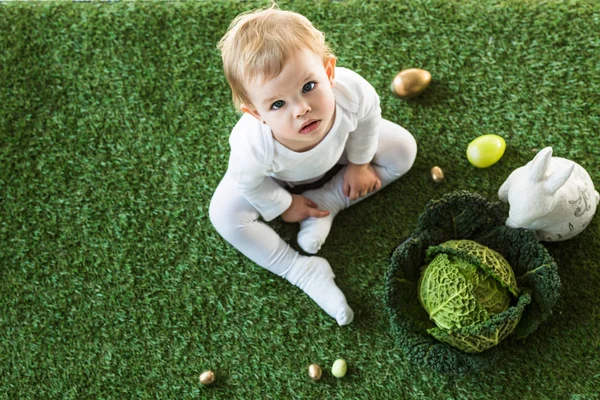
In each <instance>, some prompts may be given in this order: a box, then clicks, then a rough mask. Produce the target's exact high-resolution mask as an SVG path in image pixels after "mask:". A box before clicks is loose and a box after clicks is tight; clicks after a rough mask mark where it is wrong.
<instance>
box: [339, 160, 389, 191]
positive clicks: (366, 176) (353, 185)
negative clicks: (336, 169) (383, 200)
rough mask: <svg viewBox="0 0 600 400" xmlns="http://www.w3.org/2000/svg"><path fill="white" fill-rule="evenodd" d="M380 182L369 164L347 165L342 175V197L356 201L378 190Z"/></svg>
mask: <svg viewBox="0 0 600 400" xmlns="http://www.w3.org/2000/svg"><path fill="white" fill-rule="evenodd" d="M380 188H381V181H380V180H379V177H378V176H377V173H376V172H375V170H374V169H373V167H372V166H371V164H370V163H369V164H362V165H357V164H352V163H350V164H348V167H347V168H346V172H345V173H344V195H345V196H346V197H349V198H350V200H356V199H358V198H359V197H364V196H366V195H367V194H369V193H371V192H374V191H376V190H379V189H380Z"/></svg>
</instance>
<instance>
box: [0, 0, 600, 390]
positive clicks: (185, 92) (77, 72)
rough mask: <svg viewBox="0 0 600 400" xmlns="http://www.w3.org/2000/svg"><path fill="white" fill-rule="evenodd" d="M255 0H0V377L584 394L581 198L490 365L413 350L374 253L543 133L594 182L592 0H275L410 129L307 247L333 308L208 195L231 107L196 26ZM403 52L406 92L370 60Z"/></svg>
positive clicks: (509, 165) (586, 272)
mask: <svg viewBox="0 0 600 400" xmlns="http://www.w3.org/2000/svg"><path fill="white" fill-rule="evenodd" d="M256 4H262V5H265V4H268V3H267V2H262V3H246V2H240V3H231V2H219V1H207V2H191V3H160V4H158V3H147V2H144V3H114V4H89V3H56V2H54V3H45V4H42V3H33V4H31V3H30V4H22V3H5V4H0V48H1V49H2V50H1V51H0V382H1V384H0V398H4V399H17V398H18V399H38V398H40V399H48V398H69V399H82V398H114V399H123V398H136V399H137V398H140V399H141V398H161V399H167V398H168V399H186V398H207V399H233V398H239V399H255V398H276V399H284V398H311V399H313V398H314V399H316V398H328V399H329V398H340V399H350V398H357V399H388V398H401V399H410V398H415V399H488V398H497V399H572V400H576V399H598V398H600V395H599V391H598V388H599V387H600V336H599V334H598V332H599V331H600V302H599V301H598V294H599V293H600V292H599V289H598V288H599V287H600V266H599V260H600V219H599V218H598V216H597V217H596V218H595V219H594V221H593V222H592V224H591V225H590V226H589V227H588V228H587V230H586V231H585V232H583V233H582V234H581V235H580V236H578V237H576V238H574V239H572V240H570V241H568V242H564V243H559V244H552V245H548V246H547V248H548V249H549V251H550V252H551V254H552V255H553V256H554V257H555V259H556V261H557V262H558V264H559V268H560V275H561V279H562V281H563V290H562V295H561V299H560V300H559V303H558V305H557V306H556V308H555V313H554V315H553V316H552V317H551V319H550V320H548V321H547V322H546V323H545V324H543V325H542V326H541V327H540V328H539V329H538V330H537V331H536V332H535V333H534V334H532V335H531V336H530V337H528V338H527V340H526V341H524V342H522V343H520V342H509V343H507V344H505V348H504V349H503V354H504V355H505V356H504V358H503V359H502V360H500V361H499V363H498V364H497V366H496V368H495V369H493V370H491V371H487V372H485V373H476V374H471V375H466V376H462V377H448V376H440V375H436V374H434V373H432V372H431V371H427V370H422V369H419V368H418V367H416V366H415V365H413V364H411V363H410V362H408V361H407V359H406V358H405V357H404V355H403V354H402V353H401V352H399V350H398V349H396V348H395V344H394V339H393V337H392V335H391V333H390V324H389V318H388V315H387V314H386V311H385V309H384V306H383V301H384V292H383V289H384V275H385V271H386V268H387V266H388V256H389V254H390V252H391V251H392V249H393V248H394V247H395V246H396V245H398V244H399V243H400V242H401V241H402V240H403V239H404V238H405V237H406V236H407V235H409V234H410V232H411V231H412V229H413V228H414V227H415V226H416V221H417V217H418V215H419V214H420V213H421V211H422V210H423V209H424V207H425V205H426V204H427V202H428V201H429V200H430V199H436V198H439V197H441V196H442V195H443V194H445V193H448V192H452V191H454V190H459V189H466V190H470V191H474V192H477V193H479V194H481V195H483V196H485V197H486V198H488V199H490V200H495V199H496V192H497V189H498V187H499V186H500V184H501V183H502V182H503V181H504V179H505V178H506V176H507V175H508V174H509V173H510V171H512V170H513V169H514V168H516V167H518V166H520V165H522V164H524V163H526V162H527V161H528V160H530V159H531V158H532V157H533V155H534V154H535V151H536V149H540V148H542V147H545V146H553V148H554V152H555V155H558V156H562V157H566V158H571V159H573V160H576V161H577V162H579V163H580V164H582V165H583V166H584V167H586V168H587V170H588V171H589V172H590V174H591V175H592V179H593V180H594V181H595V182H596V187H597V188H598V186H600V136H599V135H600V3H598V2H597V1H594V0H587V1H584V0H569V1H516V0H513V1H504V0H484V1H480V0H467V1H456V0H403V1H394V2H391V1H390V2H387V1H386V2H383V1H382V2H379V1H364V0H360V1H335V2H332V1H320V2H305V1H298V2H281V4H280V6H281V7H282V8H284V9H291V10H295V11H298V12H301V13H303V14H305V15H306V16H307V17H308V18H309V19H311V20H312V21H313V22H314V23H315V25H316V26H317V27H318V28H320V29H321V30H323V31H325V33H326V37H327V40H328V41H329V42H330V44H331V45H332V47H333V49H334V50H335V52H336V53H337V56H338V59H339V60H338V65H340V66H346V67H350V68H353V69H355V70H356V71H358V72H359V73H361V74H362V75H363V76H364V77H365V78H367V79H368V80H369V81H370V82H371V83H372V84H373V85H374V86H375V87H376V88H377V89H378V91H379V93H380V95H381V100H382V108H383V115H384V117H386V118H388V119H391V120H393V121H396V122H398V123H400V124H401V125H403V126H405V127H406V128H407V129H409V130H410V131H411V132H412V133H413V134H414V136H415V137H416V139H417V141H418V143H419V155H418V157H417V160H416V164H415V166H414V167H413V169H412V170H411V172H410V173H409V174H408V175H406V176H405V177H403V178H402V179H401V180H400V181H398V182H397V183H395V184H393V185H391V187H389V188H387V189H385V190H384V191H383V192H382V193H380V194H378V195H377V196H374V197H373V198H371V199H369V200H367V201H365V202H363V203H361V204H359V205H357V206H355V207H353V208H351V209H349V210H347V211H346V212H344V213H342V214H340V215H339V216H338V217H337V219H336V222H335V224H334V227H333V229H332V232H331V235H330V237H329V239H328V242H327V243H326V245H325V246H324V248H323V249H322V251H321V255H322V256H324V257H325V258H327V259H328V260H329V261H330V263H331V264H332V266H333V269H334V271H335V273H336V275H337V282H338V284H339V286H340V287H341V288H342V289H343V290H344V292H345V294H346V296H347V298H348V300H349V303H350V304H351V306H352V307H353V309H354V310H355V312H356V318H355V321H354V322H353V323H352V324H351V325H350V326H348V327H344V328H340V327H338V326H337V325H336V324H335V321H334V320H332V319H331V318H329V317H328V316H327V315H325V313H324V312H322V311H321V310H320V309H319V308H318V307H317V306H316V305H315V304H314V303H313V302H312V301H311V300H310V299H309V298H308V297H307V296H305V295H303V294H302V293H301V292H300V291H299V290H298V289H297V288H295V287H293V286H291V285H290V284H288V283H286V282H285V281H283V280H282V279H280V278H278V277H276V276H274V275H271V274H270V273H268V272H267V271H265V270H263V269H261V268H259V267H257V266H256V265H254V264H253V263H252V262H250V261H248V260H247V259H245V258H244V257H243V256H242V255H240V254H239V253H238V252H237V251H236V250H235V249H233V248H231V247H230V246H229V245H227V244H226V243H225V242H224V241H223V240H222V239H221V238H220V237H219V236H218V234H217V233H216V232H215V231H214V229H213V228H212V226H211V224H210V222H209V219H208V215H207V214H208V205H209V201H210V198H211V195H212V192H213V190H214V188H215V187H216V185H217V183H218V182H219V179H220V177H221V176H222V174H223V173H224V171H225V169H226V166H227V160H228V142H227V140H228V134H229V131H230V129H231V127H232V126H233V125H234V124H235V122H236V120H237V118H238V114H237V113H236V112H235V110H234V109H233V107H232V105H231V104H230V93H229V88H228V86H227V84H226V81H225V79H224V77H223V75H222V71H221V63H220V58H219V54H218V51H217V49H216V43H217V41H218V40H219V38H220V37H221V35H222V34H223V33H224V32H225V30H226V28H227V26H228V24H229V21H230V20H231V19H232V18H233V17H234V16H235V15H237V14H238V13H240V12H242V11H245V10H248V9H251V8H253V7H254V6H255V5H256ZM409 67H420V68H424V69H427V70H429V71H430V72H431V73H432V76H433V82H432V84H431V86H430V87H429V88H428V90H427V91H426V92H425V93H424V94H423V95H422V96H421V97H419V98H417V99H415V100H411V101H404V100H400V99H398V98H395V97H394V96H392V94H391V93H390V91H389V84H390V82H391V79H392V78H393V76H394V75H395V74H396V73H397V72H398V71H399V70H401V69H404V68H409ZM487 133H495V134H498V135H501V136H503V137H504V138H505V139H506V141H507V144H508V147H507V151H506V154H505V155H504V157H503V158H502V159H501V161H500V162H499V163H498V164H496V165H494V166H493V167H490V168H487V169H476V168H474V167H472V166H471V165H470V164H469V163H468V161H467V160H466V157H465V150H466V147H467V144H468V143H469V142H470V141H471V140H472V139H474V138H475V137H477V136H479V135H481V134H487ZM433 165H439V166H441V167H442V168H443V169H444V171H445V173H446V176H447V179H446V182H445V183H444V184H443V185H434V184H433V183H432V182H431V181H430V178H429V169H430V168H431V167H432V166H433ZM274 226H275V227H276V228H277V229H279V230H280V231H281V233H282V235H283V236H284V237H286V238H289V239H293V237H294V233H295V231H296V228H295V227H293V226H288V225H286V224H284V223H281V222H275V223H274ZM340 357H343V358H345V359H346V360H347V361H348V364H349V371H348V375H347V376H346V377H345V378H343V379H340V380H337V379H335V378H333V377H332V376H331V374H330V373H329V372H328V371H329V369H330V367H331V365H332V363H333V361H334V360H335V359H336V358H340ZM310 363H318V364H320V365H321V366H322V367H323V368H324V370H325V372H326V373H325V377H324V379H323V380H322V381H321V382H312V381H310V380H309V379H308V378H307V375H306V371H307V366H308V364H310ZM205 369H214V370H215V371H216V372H217V375H218V381H217V383H216V385H214V386H213V387H211V388H204V387H202V386H201V385H200V384H199V382H198V376H199V374H200V372H201V371H203V370H205Z"/></svg>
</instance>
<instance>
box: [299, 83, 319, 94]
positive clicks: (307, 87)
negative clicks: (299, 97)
mask: <svg viewBox="0 0 600 400" xmlns="http://www.w3.org/2000/svg"><path fill="white" fill-rule="evenodd" d="M315 85H316V83H314V82H308V83H306V84H304V86H302V93H308V92H310V91H311V90H313V89H314V88H315Z"/></svg>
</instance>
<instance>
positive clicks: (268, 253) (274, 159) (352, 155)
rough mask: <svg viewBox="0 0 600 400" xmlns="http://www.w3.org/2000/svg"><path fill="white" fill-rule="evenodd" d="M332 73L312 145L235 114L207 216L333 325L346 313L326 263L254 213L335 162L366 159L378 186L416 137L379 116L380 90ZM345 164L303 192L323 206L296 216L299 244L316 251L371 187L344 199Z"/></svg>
mask: <svg viewBox="0 0 600 400" xmlns="http://www.w3.org/2000/svg"><path fill="white" fill-rule="evenodd" d="M335 77H336V78H335V86H334V87H333V93H334V98H335V103H336V105H335V107H336V115H335V120H334V123H333V126H332V128H331V129H330V131H329V132H328V133H327V135H326V136H325V137H324V138H323V139H322V140H321V142H320V143H319V144H318V145H317V146H315V147H314V148H312V149H311V150H308V151H305V152H295V151H292V150H290V149H288V148H286V147H285V146H283V145H282V144H281V143H279V142H277V141H276V140H275V139H274V138H273V135H272V134H271V129H270V128H269V127H268V126H267V125H264V124H262V123H261V122H260V121H258V120H257V119H255V118H254V117H252V116H250V115H248V114H244V116H242V117H241V118H240V120H239V122H238V123H237V124H236V126H235V127H234V129H233V131H232V133H231V136H230V139H229V143H230V146H231V153H230V158H229V165H228V168H227V172H226V173H225V176H224V177H223V179H222V181H221V182H220V183H219V186H218V187H217V189H216V190H215V193H214V195H213V198H212V200H211V204H210V210H209V215H210V219H211V222H212V223H213V225H214V227H215V228H216V230H217V231H218V232H219V234H220V235H221V236H222V237H223V238H224V239H225V240H227V241H228V242H229V243H230V244H232V245H233V246H234V247H235V248H236V249H238V250H239V251H240V252H242V253H243V254H244V255H245V256H247V257H248V258H250V259H251V260H252V261H254V262H255V263H256V264H258V265H260V266H261V267H263V268H266V269H268V270H269V271H271V272H273V273H275V274H277V275H279V276H281V277H284V278H286V279H287V280H288V281H290V282H291V283H293V284H294V285H296V286H298V287H300V288H301V289H302V290H303V291H304V292H305V293H307V294H308V295H309V296H310V297H311V298H312V299H313V300H314V301H315V302H317V304H318V305H319V306H321V308H323V309H324V310H325V311H326V312H327V314H329V315H330V316H332V317H333V318H335V319H336V320H337V322H338V323H339V324H340V325H346V324H348V323H350V322H351V321H352V319H353V312H352V310H351V309H350V307H349V306H348V304H347V303H346V299H345V297H344V295H343V293H342V292H341V291H340V290H339V288H338V287H337V286H336V285H335V282H334V280H333V279H334V278H335V275H334V274H333V272H332V269H331V266H330V265H329V263H328V262H327V261H326V260H325V259H323V258H321V257H315V256H305V255H301V254H300V253H298V251H296V250H295V249H293V248H292V247H291V246H290V245H289V244H288V243H286V242H285V241H284V240H283V239H281V237H280V236H279V235H278V234H277V232H275V231H274V230H273V229H272V228H271V227H270V226H268V225H267V224H266V223H265V222H263V221H262V220H261V219H260V217H261V216H262V219H263V220H265V221H270V220H272V219H274V218H276V217H278V216H279V215H281V214H282V213H283V212H284V211H285V210H287V209H288V208H289V206H290V205H291V202H292V195H291V194H290V193H289V192H288V191H287V190H286V189H285V184H286V183H287V184H289V185H290V186H294V185H298V184H303V183H309V182H315V181H317V180H318V179H320V178H321V177H323V175H324V174H325V173H326V172H327V171H329V170H330V169H331V168H332V167H334V166H335V165H336V164H348V162H351V163H354V164H365V163H369V162H370V163H371V165H372V166H373V168H374V170H375V172H376V173H377V175H378V177H379V179H380V181H381V188H383V187H385V186H386V185H388V184H389V183H391V182H393V181H394V180H396V179H398V178H399V177H401V176H402V175H404V174H405V173H406V172H408V170H409V169H410V168H411V166H412V164H413V163H414V160H415V158H416V154H417V145H416V142H415V139H414V138H413V136H412V135H411V134H410V133H409V132H408V131H407V130H405V129H404V128H402V127H401V126H399V125H396V124H394V123H392V122H390V121H387V120H385V119H382V118H381V109H380V107H379V96H378V95H377V92H376V91H375V89H374V88H373V87H372V86H371V84H369V83H368V82H367V81H366V80H365V79H363V78H362V77H361V76H360V75H358V74H357V73H355V72H353V71H351V70H349V69H345V68H339V67H338V68H336V71H335ZM345 169H346V168H345V167H344V168H342V169H341V170H340V171H338V172H337V173H336V174H335V175H334V176H333V178H332V179H331V180H330V181H328V182H327V183H325V184H324V185H323V186H322V187H320V188H318V189H314V190H310V191H306V192H304V193H302V195H303V196H305V197H307V198H309V199H310V200H312V201H314V202H315V203H316V204H317V205H318V206H319V209H322V210H327V211H329V213H330V214H329V216H327V217H324V218H313V217H311V218H307V219H305V220H303V221H301V223H300V230H299V232H298V245H299V246H300V247H301V248H302V249H303V250H304V251H305V252H307V253H310V254H315V253H317V252H318V250H319V249H320V248H321V246H322V245H323V243H324V242H325V239H326V238H327V235H328V234H329V231H330V228H331V224H332V222H333V219H334V217H335V216H336V215H337V214H338V213H339V212H340V211H341V210H343V209H345V208H347V207H349V206H351V205H353V204H356V203H357V202H359V201H361V200H363V199H365V198H366V197H370V196H371V195H373V194H374V193H376V192H372V193H370V194H369V195H367V196H366V197H362V198H359V199H356V200H353V201H350V200H349V199H348V198H347V197H346V196H345V195H344V194H343V174H344V172H345ZM380 190H381V189H380Z"/></svg>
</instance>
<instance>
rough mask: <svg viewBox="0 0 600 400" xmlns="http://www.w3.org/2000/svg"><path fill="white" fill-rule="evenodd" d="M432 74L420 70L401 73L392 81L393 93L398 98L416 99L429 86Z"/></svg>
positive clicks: (413, 69)
mask: <svg viewBox="0 0 600 400" xmlns="http://www.w3.org/2000/svg"><path fill="white" fill-rule="evenodd" d="M430 82H431V74H430V73H429V71H425V70H424V69H419V68H409V69H405V70H403V71H400V72H399V73H398V75H396V76H395V77H394V80H393V81H392V92H394V93H395V94H396V95H397V96H399V97H402V98H405V99H408V98H411V97H414V96H416V95H418V94H420V93H421V92H423V91H424V90H425V89H427V86H429V83H430Z"/></svg>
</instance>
